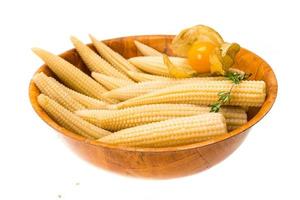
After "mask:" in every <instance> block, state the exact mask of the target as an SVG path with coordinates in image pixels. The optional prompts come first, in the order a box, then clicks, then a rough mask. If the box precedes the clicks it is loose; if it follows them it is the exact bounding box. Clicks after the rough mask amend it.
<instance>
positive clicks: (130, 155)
mask: <svg viewBox="0 0 300 200" xmlns="http://www.w3.org/2000/svg"><path fill="white" fill-rule="evenodd" d="M172 38H173V36H170V35H149V36H130V37H123V38H116V39H111V40H106V41H105V43H106V44H108V45H109V46H110V47H111V48H113V49H114V50H116V51H117V52H119V53H121V54H122V55H123V56H124V57H126V58H130V57H133V56H137V55H140V53H139V52H138V51H137V49H136V47H135V45H134V43H133V41H134V40H139V41H141V42H143V43H145V44H148V45H150V46H152V47H154V48H155V49H157V50H159V51H162V52H165V53H167V54H169V55H172V52H171V50H170V46H169V45H170V42H171V40H172ZM89 46H90V47H91V48H93V46H92V45H91V44H90V45H89ZM93 49H94V48H93ZM61 57H63V58H65V59H66V60H68V61H69V62H71V63H72V64H74V65H75V66H76V67H78V68H80V69H82V70H83V71H84V72H86V73H89V72H88V70H87V68H86V67H85V65H84V63H83V62H82V60H81V59H80V57H79V56H78V54H77V53H76V51H75V50H74V49H72V50H69V51H67V52H65V53H63V54H61ZM236 67H237V68H239V69H242V70H244V71H246V72H248V73H252V76H251V79H255V80H264V81H265V82H266V84H267V98H266V101H265V103H264V104H263V106H262V107H261V108H260V109H253V108H250V109H249V112H248V118H249V122H248V123H247V124H245V125H243V126H242V127H240V128H238V129H236V130H234V131H232V132H230V133H228V134H226V135H222V136H220V137H217V138H215V139H212V140H208V141H204V142H201V143H196V144H191V145H185V146H180V147H169V148H159V149H157V148H125V147H114V146H110V145H107V144H103V143H100V142H97V141H92V140H87V139H85V138H83V137H82V136H79V135H77V134H75V133H72V132H71V131H68V130H67V129H65V128H63V127H61V126H59V125H58V124H57V123H55V122H54V121H53V120H52V119H51V118H50V117H49V116H48V115H47V114H46V113H45V112H44V111H43V110H42V108H41V107H40V106H39V105H38V103H37V96H38V95H39V93H40V92H39V90H38V89H37V87H36V86H35V85H34V84H33V82H32V81H31V82H30V86H29V97H30V101H31V104H32V106H33V108H34V110H35V111H36V113H37V114H38V115H39V116H40V117H41V119H42V120H44V121H45V122H46V123H47V124H49V125H50V126H51V127H52V128H54V129H55V130H56V131H57V132H58V133H60V134H61V136H62V137H63V138H64V139H65V140H66V142H67V143H68V144H69V146H70V147H71V148H72V149H73V150H74V151H75V152H76V153H77V154H78V155H79V156H80V157H82V158H84V159H85V160H87V161H89V162H91V163H93V164H94V165H97V166H99V167H102V168H105V169H108V170H111V171H115V172H118V173H121V174H126V175H131V176H139V177H148V178H173V177H179V176H186V175H190V174H193V173H196V172H200V171H203V170H205V169H208V168H210V167H212V166H213V165H215V164H217V163H218V162H220V161H222V160H223V159H225V158H226V157H227V156H228V155H230V154H231V153H232V152H233V151H234V150H235V149H237V148H238V147H239V145H240V144H241V143H242V142H243V140H244V139H245V137H246V135H247V134H248V131H249V129H250V128H251V127H252V126H253V125H254V124H256V123H257V122H259V121H260V120H261V119H262V118H263V117H264V116H265V115H266V114H267V113H268V111H269V110H270V109H271V107H272V105H273V103H274V102H275V99H276V95H277V80H276V77H275V74H274V72H273V71H272V69H271V67H270V66H269V65H268V64H267V63H266V62H265V61H264V60H263V59H261V58H260V57H258V56H257V55H255V54H254V53H252V52H250V51H248V50H246V49H241V51H240V52H239V53H238V55H237V62H236ZM41 71H43V72H45V73H46V74H47V75H49V76H54V77H55V75H54V74H53V73H52V72H51V71H50V70H49V68H48V67H47V66H46V65H43V66H41V67H40V68H39V69H38V71H37V72H41Z"/></svg>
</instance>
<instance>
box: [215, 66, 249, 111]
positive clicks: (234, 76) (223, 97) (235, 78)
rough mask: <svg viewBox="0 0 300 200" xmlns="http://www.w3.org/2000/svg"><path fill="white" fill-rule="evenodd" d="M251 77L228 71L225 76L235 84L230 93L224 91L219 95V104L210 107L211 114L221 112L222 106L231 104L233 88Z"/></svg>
mask: <svg viewBox="0 0 300 200" xmlns="http://www.w3.org/2000/svg"><path fill="white" fill-rule="evenodd" d="M250 76H251V74H247V73H238V72H232V71H228V72H227V73H226V74H225V77H227V78H228V79H229V80H231V81H232V82H233V84H232V86H231V88H230V90H229V91H222V92H219V93H218V97H219V99H218V101H217V102H215V103H213V104H212V105H211V106H210V112H215V113H217V112H219V111H220V108H221V106H222V105H224V104H227V103H229V102H230V99H231V91H232V89H233V87H234V86H235V85H237V84H239V83H240V82H241V81H243V80H247V79H248V78H249V77H250Z"/></svg>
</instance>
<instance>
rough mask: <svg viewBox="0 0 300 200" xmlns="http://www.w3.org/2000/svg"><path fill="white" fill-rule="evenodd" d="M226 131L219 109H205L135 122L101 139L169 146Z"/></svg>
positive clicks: (147, 145) (122, 144) (133, 144)
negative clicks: (185, 114)
mask: <svg viewBox="0 0 300 200" xmlns="http://www.w3.org/2000/svg"><path fill="white" fill-rule="evenodd" d="M226 133H227V128H226V123H225V119H224V117H223V115H222V114H220V113H206V114H200V115H196V116H191V117H180V118H175V119H169V120H166V121H161V122H155V123H151V124H146V125H141V126H136V127H132V128H128V129H123V130H121V131H118V132H115V133H113V134H110V135H108V136H105V137H103V138H101V139H99V141H101V142H104V143H108V144H112V145H117V146H126V147H170V146H178V145H185V144H191V143H197V142H201V141H204V140H207V139H210V138H213V137H214V136H218V135H222V134H226Z"/></svg>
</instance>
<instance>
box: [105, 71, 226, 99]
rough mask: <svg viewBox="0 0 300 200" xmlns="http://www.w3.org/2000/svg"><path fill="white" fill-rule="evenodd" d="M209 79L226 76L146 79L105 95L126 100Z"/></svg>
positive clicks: (221, 78) (222, 78) (220, 78)
mask: <svg viewBox="0 0 300 200" xmlns="http://www.w3.org/2000/svg"><path fill="white" fill-rule="evenodd" d="M207 80H225V78H224V77H195V78H183V79H165V80H156V81H145V82H139V83H133V84H129V85H127V86H124V87H119V88H116V89H113V90H110V91H108V92H106V93H103V96H105V97H107V98H112V99H118V100H121V101H124V100H127V99H131V98H134V97H138V96H140V95H143V94H146V93H149V92H152V91H155V90H158V89H162V88H166V87H170V86H174V85H177V84H185V83H195V84H203V83H201V81H207ZM100 83H102V82H100Z"/></svg>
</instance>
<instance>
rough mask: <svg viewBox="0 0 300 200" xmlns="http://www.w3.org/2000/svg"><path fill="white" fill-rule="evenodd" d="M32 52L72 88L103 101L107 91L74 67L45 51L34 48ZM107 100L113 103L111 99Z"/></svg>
mask: <svg viewBox="0 0 300 200" xmlns="http://www.w3.org/2000/svg"><path fill="white" fill-rule="evenodd" d="M32 50H33V52H34V53H35V54H37V55H38V56H39V57H40V58H41V59H42V60H43V61H44V62H45V63H46V64H47V65H48V67H49V68H50V69H51V70H52V71H53V72H54V73H55V74H56V75H57V76H58V77H59V78H60V80H62V81H63V82H64V83H65V84H66V85H68V86H69V87H70V88H72V89H74V90H76V91H78V92H81V93H84V94H86V95H88V96H92V97H96V98H99V99H103V98H102V93H103V92H105V91H106V89H105V88H104V87H102V86H101V85H100V84H99V83H97V82H96V81H95V80H93V79H92V78H91V77H89V76H88V75H86V74H85V73H83V72H82V71H80V70H79V69H78V68H76V67H75V66H74V65H72V64H71V63H69V62H67V61H66V60H64V59H63V58H61V57H59V56H57V55H54V54H52V53H50V52H47V51H45V50H43V49H39V48H33V49H32ZM105 100H107V101H109V102H111V101H110V100H109V99H105Z"/></svg>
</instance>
